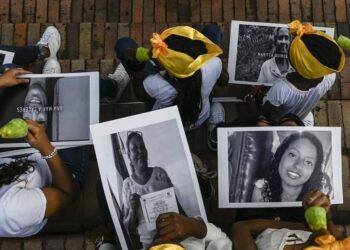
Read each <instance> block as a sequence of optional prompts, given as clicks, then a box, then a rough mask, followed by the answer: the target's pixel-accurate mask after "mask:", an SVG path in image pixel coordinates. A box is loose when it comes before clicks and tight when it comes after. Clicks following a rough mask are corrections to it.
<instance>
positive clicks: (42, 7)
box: [35, 0, 47, 23]
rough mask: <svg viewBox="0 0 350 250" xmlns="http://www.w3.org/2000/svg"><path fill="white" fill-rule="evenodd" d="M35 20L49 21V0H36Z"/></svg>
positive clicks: (40, 21) (39, 21) (38, 21)
mask: <svg viewBox="0 0 350 250" xmlns="http://www.w3.org/2000/svg"><path fill="white" fill-rule="evenodd" d="M35 13H36V15H35V22H37V23H46V22H47V0H36V11H35Z"/></svg>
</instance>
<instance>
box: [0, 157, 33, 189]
mask: <svg viewBox="0 0 350 250" xmlns="http://www.w3.org/2000/svg"><path fill="white" fill-rule="evenodd" d="M34 169H35V167H34V161H29V160H27V159H18V160H15V161H12V162H10V163H2V164H0V188H1V187H2V186H4V185H9V184H11V183H12V182H14V181H18V182H20V181H21V180H20V179H19V177H20V176H21V175H22V174H26V173H32V172H33V171H34Z"/></svg>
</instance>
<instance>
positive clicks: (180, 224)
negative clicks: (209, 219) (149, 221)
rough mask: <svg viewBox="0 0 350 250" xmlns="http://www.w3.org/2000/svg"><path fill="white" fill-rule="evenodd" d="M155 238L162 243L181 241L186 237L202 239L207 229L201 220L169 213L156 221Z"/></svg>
mask: <svg viewBox="0 0 350 250" xmlns="http://www.w3.org/2000/svg"><path fill="white" fill-rule="evenodd" d="M156 227H157V238H159V239H162V240H163V241H172V240H183V239H186V238H187V237H191V236H193V237H197V238H204V237H205V235H206V233H207V227H206V225H205V223H204V222H203V221H202V220H199V219H195V218H191V217H187V216H184V215H181V214H178V213H174V212H169V213H163V214H160V215H159V216H158V218H157V221H156Z"/></svg>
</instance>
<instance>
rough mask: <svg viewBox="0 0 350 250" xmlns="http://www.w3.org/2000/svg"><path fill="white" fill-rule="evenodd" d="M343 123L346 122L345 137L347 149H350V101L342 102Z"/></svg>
mask: <svg viewBox="0 0 350 250" xmlns="http://www.w3.org/2000/svg"><path fill="white" fill-rule="evenodd" d="M341 104H342V111H343V122H344V127H343V128H344V129H342V130H343V131H344V136H345V145H346V148H350V115H349V114H350V101H342V102H341Z"/></svg>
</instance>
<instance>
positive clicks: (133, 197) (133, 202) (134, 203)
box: [129, 193, 141, 213]
mask: <svg viewBox="0 0 350 250" xmlns="http://www.w3.org/2000/svg"><path fill="white" fill-rule="evenodd" d="M129 204H130V208H131V211H132V212H133V213H136V212H137V210H138V208H139V207H140V206H141V204H140V195H138V194H136V193H133V194H130V196H129Z"/></svg>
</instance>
